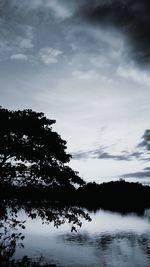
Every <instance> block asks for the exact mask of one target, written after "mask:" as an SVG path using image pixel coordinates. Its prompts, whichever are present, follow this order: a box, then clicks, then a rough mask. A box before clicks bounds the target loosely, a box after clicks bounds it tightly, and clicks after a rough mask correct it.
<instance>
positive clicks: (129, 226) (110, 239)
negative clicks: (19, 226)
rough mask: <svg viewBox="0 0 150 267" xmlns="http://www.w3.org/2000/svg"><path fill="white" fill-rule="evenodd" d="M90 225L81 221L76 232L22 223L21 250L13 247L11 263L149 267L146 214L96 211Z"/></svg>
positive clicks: (65, 226)
mask: <svg viewBox="0 0 150 267" xmlns="http://www.w3.org/2000/svg"><path fill="white" fill-rule="evenodd" d="M89 215H90V217H91V218H92V221H91V222H88V221H85V220H83V224H82V227H81V228H80V227H77V232H75V231H73V232H71V227H70V225H69V224H63V225H61V226H60V227H59V228H58V229H57V228H55V227H54V226H53V222H52V223H50V224H49V225H47V224H42V222H43V221H42V220H41V219H40V218H39V217H37V218H36V219H34V220H31V219H29V218H27V215H26V214H25V213H24V212H23V211H21V212H20V214H19V216H21V217H22V219H23V220H24V219H25V220H26V223H25V225H26V229H25V230H24V235H25V239H24V241H23V244H24V248H19V247H17V249H16V253H15V255H14V258H15V259H21V258H22V257H23V256H25V255H26V256H28V257H29V258H32V259H33V260H34V261H42V262H46V263H51V264H54V265H53V266H64V267H73V266H76V267H81V266H85V267H91V266H92V267H100V266H102V267H104V266H105V267H107V266H111V267H149V266H150V210H148V209H147V210H145V212H144V213H143V214H142V215H137V214H135V213H130V214H124V215H122V214H120V213H117V212H110V211H104V210H101V209H100V210H98V211H96V212H90V213H89Z"/></svg>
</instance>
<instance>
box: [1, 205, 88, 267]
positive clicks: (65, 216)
mask: <svg viewBox="0 0 150 267" xmlns="http://www.w3.org/2000/svg"><path fill="white" fill-rule="evenodd" d="M21 210H24V211H25V213H26V214H27V216H28V217H29V218H31V219H36V218H40V219H42V223H43V224H49V223H52V222H53V224H54V227H57V228H58V227H59V226H60V225H62V224H65V223H69V224H70V226H71V228H70V230H71V232H73V231H75V232H76V231H77V228H78V227H81V226H82V219H85V220H87V221H91V218H90V216H89V215H88V213H86V212H84V210H83V209H81V208H79V207H72V206H66V205H65V206H64V205H63V204H61V203H59V202H47V201H42V202H39V201H34V202H33V201H32V202H30V201H28V202H25V203H23V202H22V203H18V201H17V200H16V201H15V200H13V201H10V200H9V201H6V200H3V201H1V204H0V266H1V267H6V266H7V267H9V266H39V264H40V266H41V263H33V262H31V261H30V260H29V259H28V258H27V257H25V258H23V259H22V261H21V262H15V261H14V260H12V256H13V255H14V253H15V250H16V246H21V247H23V239H24V238H25V236H24V235H23V233H22V232H23V229H25V222H26V221H24V220H21V219H19V217H18V213H19V211H21ZM44 266H55V265H44Z"/></svg>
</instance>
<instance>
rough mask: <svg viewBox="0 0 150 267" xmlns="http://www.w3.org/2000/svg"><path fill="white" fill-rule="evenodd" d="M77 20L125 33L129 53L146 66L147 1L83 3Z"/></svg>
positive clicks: (149, 51) (149, 47) (149, 58)
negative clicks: (80, 19) (79, 17)
mask: <svg viewBox="0 0 150 267" xmlns="http://www.w3.org/2000/svg"><path fill="white" fill-rule="evenodd" d="M84 3H85V5H84V6H82V8H80V11H79V14H80V16H81V18H82V19H83V20H85V21H87V22H89V23H90V24H93V25H96V24H97V25H100V26H101V27H105V28H106V29H107V27H108V28H109V27H110V28H111V27H112V28H115V29H117V30H119V31H120V32H121V33H123V34H125V35H126V36H127V37H128V39H129V43H130V45H131V47H130V49H131V54H132V56H133V58H135V59H136V61H137V62H139V63H150V1H149V0H136V1H135V0H105V1H103V0H102V1H96V0H95V1H88V0H87V1H84Z"/></svg>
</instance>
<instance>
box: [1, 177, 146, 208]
mask: <svg viewBox="0 0 150 267" xmlns="http://www.w3.org/2000/svg"><path fill="white" fill-rule="evenodd" d="M0 198H1V199H18V200H19V201H25V200H38V201H43V200H50V201H60V202H62V203H67V204H71V205H72V204H74V205H81V206H85V207H88V208H91V209H93V208H105V209H111V210H120V211H121V210H122V211H128V210H140V209H143V208H149V207H150V187H149V186H143V185H142V184H139V183H129V182H125V181H124V180H119V181H115V182H108V183H103V184H97V183H95V182H93V183H87V184H85V185H83V186H80V187H79V188H78V189H76V188H75V187H73V186H68V187H62V186H61V187H60V186H58V187H53V188H51V187H41V186H36V187H35V186H32V185H30V186H21V187H18V186H14V185H13V186H12V185H10V184H9V183H6V182H5V183H1V184H0Z"/></svg>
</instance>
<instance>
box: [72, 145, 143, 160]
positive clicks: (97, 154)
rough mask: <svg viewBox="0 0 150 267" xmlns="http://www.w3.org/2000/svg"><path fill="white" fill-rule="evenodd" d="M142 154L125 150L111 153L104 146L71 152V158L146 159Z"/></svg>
mask: <svg viewBox="0 0 150 267" xmlns="http://www.w3.org/2000/svg"><path fill="white" fill-rule="evenodd" d="M143 156H144V154H143V152H127V151H122V152H121V153H120V154H111V153H109V152H107V151H106V149H105V148H100V149H95V150H89V151H86V152H83V151H78V152H76V153H72V157H73V159H88V158H93V159H107V160H109V159H112V160H118V161H122V160H125V161H130V160H133V159H140V160H146V159H144V158H143Z"/></svg>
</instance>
